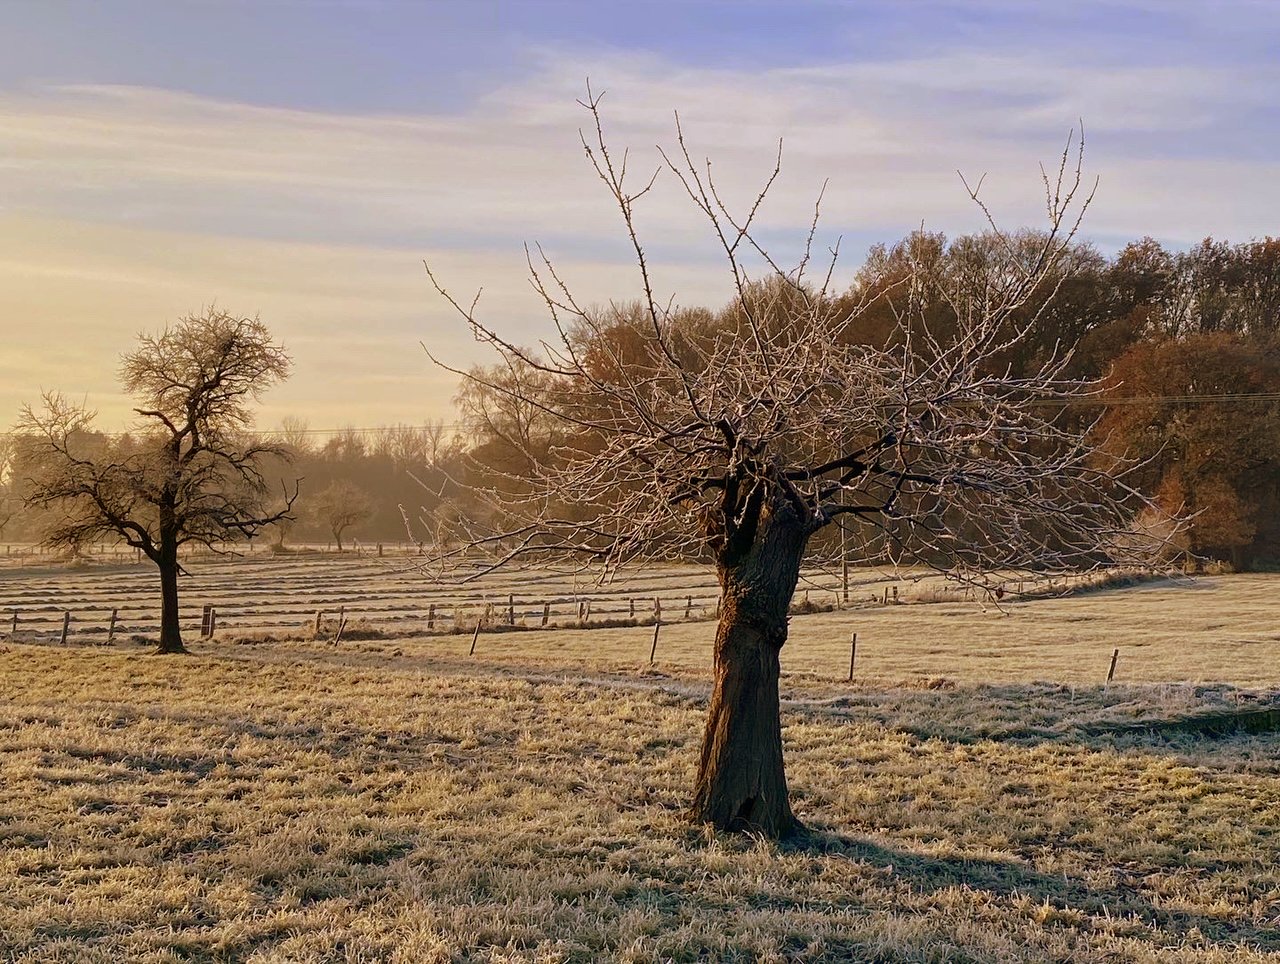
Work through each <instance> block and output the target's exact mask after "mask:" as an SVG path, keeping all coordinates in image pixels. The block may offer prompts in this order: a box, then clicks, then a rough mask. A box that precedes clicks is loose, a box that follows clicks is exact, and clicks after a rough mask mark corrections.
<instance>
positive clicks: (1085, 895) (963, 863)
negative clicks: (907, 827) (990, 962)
mask: <svg viewBox="0 0 1280 964" xmlns="http://www.w3.org/2000/svg"><path fill="white" fill-rule="evenodd" d="M781 847H782V849H783V850H784V851H786V852H793V853H794V852H799V853H807V854H813V855H823V856H828V857H830V856H839V857H846V858H848V859H850V860H856V861H860V862H862V863H866V864H869V865H870V866H873V867H877V868H880V869H881V870H884V871H887V872H889V873H892V874H893V875H894V876H896V877H898V878H900V879H902V880H903V881H904V882H906V883H908V884H909V885H910V886H911V888H912V889H914V890H917V891H920V892H923V893H932V892H935V891H939V890H943V889H946V888H950V887H968V888H972V889H978V890H983V891H986V892H987V893H989V894H993V895H996V896H1000V897H1010V896H1016V895H1021V896H1025V897H1029V898H1031V899H1033V900H1035V901H1036V902H1037V903H1041V904H1046V903H1047V904H1048V905H1050V906H1051V907H1054V908H1057V909H1059V910H1076V911H1082V912H1084V913H1088V914H1090V915H1097V916H1105V917H1108V918H1119V917H1124V918H1128V919H1129V920H1131V921H1134V922H1140V923H1141V924H1142V925H1145V933H1144V937H1145V939H1146V940H1148V941H1151V942H1153V943H1160V944H1169V943H1171V941H1170V940H1169V938H1170V937H1175V938H1179V939H1182V938H1189V937H1192V936H1194V935H1196V934H1197V933H1198V934H1199V935H1202V936H1203V937H1204V938H1205V939H1207V940H1209V941H1211V942H1213V943H1215V944H1222V945H1225V946H1229V947H1235V946H1238V945H1240V944H1246V945H1249V946H1253V947H1257V948H1259V949H1263V950H1269V951H1274V950H1280V927H1268V926H1257V925H1254V924H1252V923H1250V922H1247V921H1244V920H1241V919H1239V918H1230V917H1226V916H1221V917H1218V916H1209V915H1205V914H1196V913H1191V912H1188V911H1181V910H1171V909H1169V908H1166V907H1159V906H1156V905H1155V904H1153V903H1152V902H1151V901H1150V900H1149V899H1148V898H1147V897H1145V896H1144V895H1143V894H1142V892H1141V890H1140V889H1139V887H1138V886H1137V882H1136V881H1135V884H1134V885H1133V886H1129V885H1126V884H1121V885H1118V886H1115V887H1111V888H1105V889H1099V888H1095V887H1091V886H1089V885H1087V884H1085V883H1084V882H1082V881H1079V880H1073V879H1071V878H1068V877H1066V876H1065V875H1056V874H1055V875H1051V874H1043V873H1040V872H1038V871H1036V870H1034V869H1032V868H1030V867H1028V866H1027V865H1026V864H1024V863H1022V862H1020V861H1015V860H992V859H988V858H970V857H964V858H955V859H950V858H940V857H931V856H926V855H921V854H914V853H910V852H907V851H904V850H897V849H893V848H890V847H884V846H882V845H880V844H877V843H874V842H872V841H870V840H867V839H865V838H862V837H856V836H850V835H846V834H842V833H839V832H837V831H833V830H830V829H827V828H824V827H811V828H808V829H806V830H805V831H803V832H802V833H800V834H798V835H796V836H795V837H793V838H792V839H790V840H788V841H786V842H785V843H784V844H782V845H781Z"/></svg>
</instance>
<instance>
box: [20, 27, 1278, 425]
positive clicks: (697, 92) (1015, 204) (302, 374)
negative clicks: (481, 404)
mask: <svg viewBox="0 0 1280 964" xmlns="http://www.w3.org/2000/svg"><path fill="white" fill-rule="evenodd" d="M531 57H532V62H533V63H534V64H535V69H534V70H533V71H532V72H531V73H529V74H527V75H525V76H522V77H521V78H520V79H519V80H518V81H511V82H507V83H503V84H501V85H499V86H497V87H495V88H494V89H492V90H491V91H489V92H488V93H487V94H485V95H484V96H483V97H480V98H478V99H477V100H475V101H474V102H473V103H471V104H470V105H469V106H468V107H467V109H465V110H462V111H455V112H451V113H436V114H426V113H416V114H398V115H369V114H364V113H350V112H324V111H317V110H296V109H286V108H280V107H265V106H261V105H249V104H243V103H238V102H228V101H221V100H215V99H210V98H207V97H199V96H194V95H190V94H181V93H175V92H172V91H165V90H157V89H149V88H138V87H121V86H100V85H74V86H60V87H47V88H39V89H22V90H9V91H8V92H5V93H0V138H2V139H3V141H4V143H5V144H6V145H7V147H8V149H7V152H6V155H5V156H4V157H3V158H2V159H0V215H3V217H2V218H0V312H2V313H3V315H4V317H6V318H10V319H19V320H26V321H29V322H30V323H31V324H32V325H34V327H32V328H29V329H26V330H27V331H28V333H27V334H25V335H20V340H21V339H25V341H24V342H23V343H22V344H20V345H18V346H16V347H15V350H14V352H13V353H12V354H10V355H9V356H8V359H9V360H10V368H11V371H6V372H0V377H3V382H2V383H3V385H4V387H3V388H0V411H4V410H8V411H11V410H13V409H14V407H15V406H16V400H17V399H18V398H30V397H31V394H32V391H33V389H35V388H38V387H39V386H41V385H43V386H46V387H51V386H54V385H60V386H63V387H68V388H77V389H79V388H82V387H90V388H91V389H92V390H93V392H94V395H95V396H97V397H99V398H100V399H102V400H103V401H100V402H99V404H101V405H102V407H103V409H104V414H105V415H107V416H108V417H120V416H121V415H122V413H123V410H124V405H123V400H121V399H119V398H118V397H116V396H114V395H112V394H111V385H110V371H111V369H113V368H114V358H115V356H116V355H117V354H118V352H119V351H120V350H122V349H124V348H126V347H127V346H128V343H129V340H130V339H131V337H132V335H133V333H134V332H135V331H136V330H137V329H139V328H153V327H156V326H157V325H158V324H160V323H162V322H163V321H164V320H165V319H168V318H172V317H174V316H176V315H177V314H180V313H182V312H185V311H189V310H192V309H195V308H198V307H199V306H200V304H201V303H202V302H204V301H208V300H211V299H213V298H217V299H219V300H220V301H221V302H222V303H224V304H225V305H227V306H228V307H232V308H235V309H237V310H249V311H253V310H258V311H261V312H262V313H263V316H264V318H266V319H267V320H268V321H269V322H271V323H272V324H273V325H274V326H275V327H276V328H277V330H278V331H279V332H280V333H281V335H282V336H283V337H284V338H285V339H286V340H287V341H288V342H289V343H290V344H291V345H292V346H293V347H294V349H295V351H296V353H297V354H298V361H299V364H298V375H297V376H296V378H295V380H294V383H293V385H292V386H291V387H290V388H288V389H286V390H284V391H282V392H280V393H278V395H277V397H276V399H275V400H274V401H273V403H272V405H273V408H272V410H271V411H270V412H268V417H271V415H272V412H275V411H277V410H279V411H289V410H302V411H306V412H308V413H309V414H311V417H312V418H313V419H316V420H325V421H329V420H340V421H352V420H357V421H369V420H371V421H390V420H396V419H415V418H420V417H423V416H425V415H428V414H439V413H441V412H443V411H444V410H445V408H446V406H447V397H448V395H449V393H450V387H449V383H448V381H447V380H446V379H443V378H442V377H441V375H440V374H439V373H438V372H433V371H432V370H431V369H430V368H429V367H428V366H427V365H426V363H425V360H423V359H422V358H421V356H420V355H419V354H418V353H417V352H416V341H417V339H418V338H429V339H432V340H435V339H439V340H440V344H441V345H443V346H444V348H446V349H447V352H446V353H450V352H451V353H453V357H456V358H457V359H459V360H461V361H463V362H467V361H470V360H471V359H473V358H475V357H477V356H476V355H475V353H474V348H473V346H471V345H470V344H468V343H467V341H466V338H465V332H462V331H461V329H460V328H459V326H458V325H457V324H456V321H455V320H454V319H451V318H450V317H449V316H448V313H447V312H446V311H445V310H444V309H443V307H442V306H441V305H440V304H439V302H438V300H437V299H434V298H433V297H432V296H431V295H430V293H429V290H428V288H427V287H426V285H425V282H424V279H423V277H422V273H421V267H420V264H419V263H418V259H419V258H421V257H428V258H431V259H432V260H433V261H434V262H436V263H437V264H439V265H440V266H441V267H442V268H443V269H444V270H443V274H444V276H445V277H446V278H447V279H448V280H449V281H450V283H451V284H453V285H456V286H457V287H458V288H459V290H472V289H474V288H475V287H477V286H479V285H480V284H482V283H484V284H487V285H489V288H490V291H489V294H488V295H487V297H486V304H488V305H489V306H490V309H491V310H492V311H493V312H495V313H496V314H497V315H498V316H499V318H500V319H501V321H502V323H504V324H507V325H509V326H510V329H511V330H513V331H515V332H516V333H517V337H520V338H523V339H525V340H532V339H534V338H535V337H536V335H537V333H538V332H539V331H540V330H541V324H542V323H541V320H540V318H539V313H538V311H537V305H536V302H534V300H533V299H532V298H531V297H530V296H529V294H528V292H527V290H526V289H525V287H524V284H523V281H522V277H523V269H522V257H523V256H522V251H521V248H520V245H521V243H522V242H523V241H524V240H533V239H541V240H544V241H545V242H546V243H547V245H548V249H549V252H550V253H551V254H553V255H556V256H558V257H559V259H560V261H561V263H562V265H563V267H564V268H565V270H566V273H567V275H568V276H569V277H570V278H571V279H574V280H576V281H577V282H578V283H579V284H580V286H581V287H582V288H583V291H584V297H585V298H586V299H587V300H593V299H596V300H602V299H606V298H608V297H610V296H617V297H629V296H630V295H631V294H633V293H634V291H635V286H634V280H633V278H632V276H631V275H630V274H629V272H628V267H627V265H628V256H627V251H626V248H625V244H623V243H622V242H623V240H624V239H623V238H622V236H621V235H620V233H619V231H618V225H617V218H616V212H614V211H612V210H611V209H610V207H609V203H608V199H607V197H606V196H605V195H604V193H603V192H602V191H601V190H600V187H599V185H598V183H597V182H595V181H594V179H593V176H592V175H591V173H590V170H589V168H588V167H587V166H586V164H585V162H584V160H583V158H582V149H581V146H580V145H579V144H578V143H577V129H578V127H579V126H580V125H581V124H582V123H583V122H584V121H585V120H586V118H585V116H584V114H583V112H582V111H581V109H580V108H579V107H577V106H576V105H575V103H574V100H575V98H577V97H580V96H582V94H583V86H584V78H586V77H587V76H591V78H592V81H593V83H594V84H596V85H597V86H599V87H605V86H607V87H608V89H609V94H608V96H607V98H606V101H605V106H606V120H607V122H608V124H609V126H610V134H611V140H612V142H613V143H614V144H615V146H616V147H617V149H619V150H620V149H621V148H622V147H623V146H625V145H630V146H631V147H632V148H633V149H634V150H633V154H632V164H633V166H634V167H635V169H636V170H637V172H639V170H641V169H644V168H650V167H656V166H658V164H659V157H658V155H657V152H656V150H655V147H654V145H656V144H663V145H668V146H670V145H671V144H672V142H673V140H674V137H673V122H672V114H671V112H672V110H673V109H679V111H680V114H681V118H682V120H683V122H684V124H685V129H686V133H687V134H688V136H689V138H690V145H691V147H692V149H693V150H694V152H695V153H696V154H697V155H699V156H701V155H703V154H707V155H710V156H712V157H713V158H714V159H715V167H714V170H715V171H716V172H717V176H718V177H719V178H720V181H721V184H722V186H723V188H724V190H725V192H726V194H727V195H728V196H729V197H730V198H732V199H735V200H737V201H739V202H749V201H750V200H751V199H752V198H753V197H754V196H755V192H756V191H757V190H758V188H759V184H760V182H761V179H762V178H763V177H764V176H765V175H766V174H767V173H768V171H769V169H770V167H771V165H772V151H773V146H774V144H775V141H776V138H777V137H779V136H782V137H783V138H784V139H785V143H786V155H785V158H784V177H783V179H782V180H781V181H780V182H779V185H778V188H777V191H776V196H775V197H774V199H773V202H772V203H771V204H770V205H769V206H768V207H767V208H766V210H765V211H764V212H763V219H764V220H763V222H762V224H763V227H764V228H765V230H767V231H768V232H769V233H770V236H771V237H777V238H779V239H780V241H779V243H780V244H781V245H782V246H783V247H787V246H788V245H794V244H795V243H796V241H797V239H798V238H799V236H800V235H801V234H802V233H803V229H804V227H805V226H806V225H807V220H808V217H809V214H810V211H811V206H812V202H813V199H814V196H815V194H816V192H817V190H818V187H819V186H820V184H821V183H822V182H823V180H824V179H827V178H830V180H831V186H830V188H829V189H828V193H827V197H826V202H825V214H826V223H827V234H826V235H825V236H824V237H826V238H830V237H831V236H832V235H834V234H836V233H843V234H846V235H851V236H852V239H853V242H854V243H853V244H852V245H851V247H852V248H853V250H854V255H853V260H854V261H856V259H857V257H858V254H859V249H860V248H861V247H864V246H865V244H866V243H868V242H869V241H871V240H877V239H892V238H894V237H897V236H900V235H901V234H903V233H904V232H905V231H908V230H910V229H911V228H912V227H913V226H915V225H917V224H919V223H920V222H921V220H925V221H926V222H927V223H928V224H929V226H930V227H932V228H935V229H941V230H945V231H948V232H950V233H955V232H959V231H964V230H972V229H975V228H977V227H978V226H979V224H980V219H979V218H978V215H977V212H975V211H974V209H973V207H972V205H971V204H970V203H969V201H968V199H967V198H966V197H965V196H964V193H963V191H962V190H961V187H960V184H959V180H958V178H957V176H956V169H957V168H960V169H962V170H964V171H965V172H966V173H974V174H976V173H981V172H983V171H985V172H987V173H988V175H989V177H988V183H989V184H990V185H991V195H992V198H993V200H994V202H995V206H996V209H997V211H998V212H1000V213H1002V214H1003V216H1004V217H1005V219H1006V220H1007V222H1008V223H1010V224H1020V223H1030V224H1034V223H1035V221H1036V219H1037V217H1039V215H1040V210H1041V199H1040V196H1039V184H1038V180H1037V169H1036V166H1035V165H1036V162H1037V161H1039V160H1047V161H1048V160H1052V159H1053V156H1054V155H1055V153H1056V152H1057V151H1059V150H1060V149H1061V147H1062V145H1063V143H1064V140H1065V138H1066V136H1067V133H1068V131H1069V130H1070V129H1071V128H1072V127H1073V125H1074V124H1075V123H1076V122H1077V119H1078V118H1081V117H1083V118H1084V121H1085V125H1086V131H1087V134H1088V137H1089V150H1088V159H1087V164H1088V167H1089V169H1090V170H1091V171H1093V172H1096V173H1098V174H1099V175H1100V176H1101V178H1102V187H1101V191H1100V193H1099V199H1098V202H1097V205H1096V207H1095V210H1094V212H1093V214H1092V217H1091V219H1090V221H1089V222H1088V225H1087V229H1088V231H1089V232H1090V233H1091V235H1092V236H1094V237H1095V238H1098V239H1099V240H1100V241H1102V243H1103V244H1104V245H1106V246H1111V245H1114V244H1117V243H1120V242H1122V241H1123V240H1127V239H1129V238H1133V237H1136V236H1139V235H1142V234H1154V235H1156V236H1158V237H1161V238H1164V239H1166V240H1169V241H1172V242H1174V243H1180V242H1182V243H1185V242H1191V241H1194V240H1196V239H1198V238H1200V237H1202V236H1204V235H1206V234H1210V233H1212V234H1215V235H1218V236H1224V237H1229V238H1233V239H1243V238H1247V237H1250V236H1256V235H1261V234H1264V233H1267V232H1274V231H1275V230H1276V228H1275V222H1274V214H1275V211H1276V210H1277V209H1278V205H1277V201H1280V196H1277V188H1276V187H1275V186H1274V185H1276V184H1280V164H1278V163H1277V162H1276V161H1275V160H1274V158H1275V157H1276V156H1277V154H1278V153H1280V133H1277V131H1278V130H1280V126H1278V125H1275V124H1271V125H1269V126H1268V125H1261V126H1260V125H1258V124H1257V120H1258V118H1260V117H1269V118H1274V112H1275V109H1276V108H1275V107H1274V106H1273V105H1272V104H1271V102H1270V99H1269V97H1268V96H1267V92H1268V91H1270V90H1274V89H1277V87H1280V68H1277V66H1276V65H1274V64H1270V63H1265V64H1256V63H1255V64H1252V65H1250V64H1247V63H1241V64H1238V65H1233V64H1229V63H1212V64H1202V65H1195V64H1187V65H1179V66H1177V67H1171V66H1168V65H1159V64H1155V65H1143V64H1142V63H1135V64H1119V65H1116V64H1112V65H1110V66H1108V65H1106V64H1102V65H1099V64H1097V63H1090V64H1085V65H1082V64H1076V63H1073V62H1072V61H1071V60H1070V59H1069V58H1066V57H1064V55H1063V53H1062V52H1061V51H1051V52H1046V51H1040V50H1029V51H1017V50H1007V51H1002V52H1000V53H999V54H993V53H990V52H987V53H978V52H975V51H974V50H972V49H964V48H954V49H946V50H938V51H936V52H934V53H932V54H930V55H929V56H918V55H914V56H907V55H902V56H897V57H880V58H876V59H865V58H864V59H861V60H857V61H853V62H840V63H826V64H824V65H822V66H811V67H803V66H802V67H771V68H767V69H750V68H747V67H726V66H718V67H705V66H704V67H697V66H689V65H688V64H683V63H680V62H675V61H672V60H670V59H668V58H665V57H661V56H657V55H653V54H645V53H637V52H634V51H626V50H617V49H606V50H602V49H600V48H599V47H591V48H586V47H564V46H555V47H543V48H541V49H539V50H536V51H533V52H532V54H531ZM1245 129H1249V143H1250V147H1249V149H1248V150H1243V149H1240V148H1239V147H1238V143H1239V142H1240V141H1241V140H1242V139H1243V137H1244V135H1243V134H1242V131H1243V130H1245ZM659 187H660V190H658V191H657V192H655V194H654V195H653V196H652V198H651V199H646V200H647V201H649V203H648V204H647V205H646V206H645V207H644V208H642V210H641V212H640V216H639V220H640V226H641V228H642V229H643V230H644V232H645V233H646V236H647V238H648V239H649V240H650V244H651V248H652V252H653V254H654V256H655V258H656V260H657V261H658V263H659V269H660V270H659V278H660V280H661V281H662V282H664V283H665V285H666V287H667V288H668V289H670V290H672V291H673V292H674V293H676V294H677V295H678V296H679V297H680V298H681V300H683V301H686V302H695V301H702V300H707V299H711V300H716V299H718V298H720V297H722V296H723V295H724V293H725V291H726V287H725V284H724V281H725V276H724V272H723V270H722V269H721V268H720V267H719V265H717V264H716V262H715V257H714V246H712V245H709V244H707V243H706V237H707V236H706V232H705V230H704V229H703V228H702V226H701V225H699V224H698V223H697V219H696V218H695V217H694V216H693V215H692V214H691V212H690V209H689V207H688V205H687V204H686V203H684V201H683V200H682V198H681V196H680V191H679V189H678V185H677V184H675V183H674V182H673V180H672V179H670V178H668V179H666V181H665V183H660V185H659ZM784 253H786V252H784ZM852 267H853V265H852V264H851V265H850V269H852ZM55 332H57V333H59V337H58V339H57V341H56V342H50V341H49V337H50V335H51V334H53V333H55ZM51 343H56V344H57V345H58V346H59V348H58V352H57V354H56V356H55V355H54V353H51V352H50V353H48V359H47V363H46V364H43V365H41V364H37V363H32V361H31V359H32V357H34V356H35V355H38V354H40V353H41V352H42V351H45V350H46V349H42V346H47V345H48V344H51ZM20 352H21V353H22V354H21V356H20V355H19V353H20ZM13 359H18V360H19V362H20V363H19V364H13V362H12V360H13ZM104 359H105V360H106V361H107V362H109V363H110V364H106V365H104ZM104 371H105V372H106V375H105V376H104V375H103V372H104ZM388 378H390V381H388Z"/></svg>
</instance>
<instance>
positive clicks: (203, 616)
mask: <svg viewBox="0 0 1280 964" xmlns="http://www.w3.org/2000/svg"><path fill="white" fill-rule="evenodd" d="M212 614H213V607H212V606H210V605H209V604H208V603H205V604H204V608H203V609H201V610H200V638H201V639H206V638H208V636H209V621H210V618H211V617H212Z"/></svg>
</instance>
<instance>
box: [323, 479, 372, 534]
mask: <svg viewBox="0 0 1280 964" xmlns="http://www.w3.org/2000/svg"><path fill="white" fill-rule="evenodd" d="M311 512H312V513H313V515H314V516H315V518H316V520H317V521H318V522H321V523H323V524H324V525H325V526H326V527H328V529H329V531H330V532H331V533H332V534H333V541H334V542H336V543H337V544H338V551H339V552H341V551H342V534H343V533H344V532H346V531H347V530H348V529H350V528H351V527H352V526H353V525H357V524H359V523H361V522H365V521H366V520H368V519H369V517H370V516H372V515H373V501H372V500H371V499H370V498H369V494H368V493H367V492H365V490H364V489H362V488H360V486H358V485H356V484H355V483H354V482H348V481H347V480H346V479H339V480H337V481H336V482H333V483H331V484H329V485H327V486H325V488H323V489H321V490H320V491H319V492H317V493H316V494H315V495H314V496H312V497H311Z"/></svg>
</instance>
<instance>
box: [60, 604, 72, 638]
mask: <svg viewBox="0 0 1280 964" xmlns="http://www.w3.org/2000/svg"><path fill="white" fill-rule="evenodd" d="M70 629H71V612H70V610H68V611H67V612H64V613H63V614H62V638H61V639H60V640H58V645H59V646H65V645H67V633H68V632H69V631H70Z"/></svg>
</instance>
